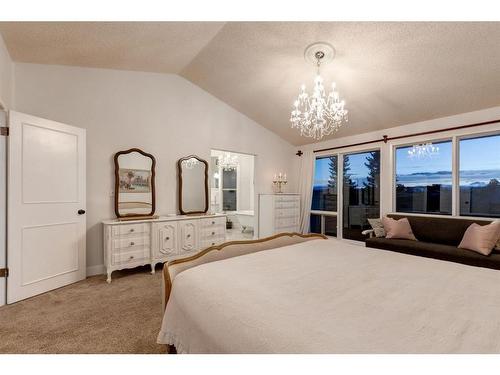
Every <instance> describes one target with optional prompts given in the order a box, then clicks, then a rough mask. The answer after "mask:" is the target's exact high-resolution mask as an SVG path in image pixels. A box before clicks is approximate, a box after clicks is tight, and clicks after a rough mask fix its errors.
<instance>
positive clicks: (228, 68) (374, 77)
mask: <svg viewBox="0 0 500 375" xmlns="http://www.w3.org/2000/svg"><path fill="white" fill-rule="evenodd" d="M0 32H1V33H2V35H3V37H4V39H5V42H6V45H7V47H8V49H9V52H10V53H11V56H12V58H13V59H14V60H15V61H23V62H33V63H45V64H65V65H78V66H89V67H103V68H115V69H130V70H143V71H153V72H168V73H177V74H180V75H182V76H183V77H185V78H187V79H188V80H190V81H192V82H193V83H195V84H196V85H198V86H200V87H202V88H203V89H205V90H206V91H208V92H210V93H212V94H213V95H215V96H217V97H218V98H220V99H221V100H223V101H225V102H226V103H228V104H229V105H231V106H233V107H234V108H236V109H238V110H239V111H240V112H242V113H244V114H246V115H247V116H248V117H250V118H252V119H254V120H255V121H257V122H258V123H260V124H261V125H263V126H265V127H267V128H269V129H270V130H272V131H274V132H275V133H277V134H279V135H280V136H281V137H283V138H284V139H286V140H288V141H289V142H291V143H293V144H296V145H299V144H304V143H310V142H312V140H311V139H306V138H302V137H300V136H299V135H298V132H297V130H296V129H291V128H290V125H289V116H290V109H291V104H292V102H293V100H294V98H295V97H296V95H297V94H298V89H299V87H300V85H301V84H302V83H305V84H306V85H307V86H309V87H311V83H312V80H313V78H314V69H313V68H312V67H311V66H310V65H308V64H307V63H306V62H305V61H304V58H303V51H304V48H305V47H306V46H307V45H308V44H310V43H312V42H316V41H327V42H329V43H331V44H333V46H334V47H335V49H336V51H337V55H336V58H335V60H334V61H333V63H331V64H329V65H327V66H325V67H324V69H322V75H323V77H324V78H325V80H326V81H327V83H328V82H330V81H331V80H335V82H336V83H337V87H338V89H339V91H340V94H341V96H342V97H343V98H344V99H345V100H346V102H347V109H348V110H349V123H348V124H347V125H346V126H344V127H342V128H341V130H340V131H339V132H338V133H336V134H334V135H332V136H331V137H340V136H346V135H352V134H358V133H363V132H366V131H373V130H377V129H383V128H387V127H393V126H398V125H402V124H407V123H411V122H416V121H423V120H428V119H432V118H437V117H442V116H448V115H452V114H457V113H462V112H467V111H472V110H477V109H482V108H487V107H492V106H496V105H499V104H500V43H499V40H500V23H471V22H464V23H429V22H419V23H403V22H400V23H385V22H384V23H374V22H328V23H320V22H307V23H296V22H295V23H293V22H248V23H245V22H243V23H241V22H229V23H225V24H223V23H206V22H199V23H171V22H166V23H137V22H135V23H134V22H131V23H59V22H58V23H0Z"/></svg>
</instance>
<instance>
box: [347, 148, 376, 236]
mask: <svg viewBox="0 0 500 375" xmlns="http://www.w3.org/2000/svg"><path fill="white" fill-rule="evenodd" d="M342 171H343V177H342V237H343V238H346V239H351V240H358V241H364V240H365V236H364V235H362V234H361V232H362V231H363V230H365V229H368V228H369V224H368V220H367V219H368V218H378V217H379V216H380V151H379V150H376V151H370V152H362V153H353V154H344V155H343V165H342Z"/></svg>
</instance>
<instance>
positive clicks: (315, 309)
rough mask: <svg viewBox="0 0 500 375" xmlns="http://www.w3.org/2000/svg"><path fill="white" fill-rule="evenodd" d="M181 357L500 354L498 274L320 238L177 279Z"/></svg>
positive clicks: (169, 334) (171, 318)
mask: <svg viewBox="0 0 500 375" xmlns="http://www.w3.org/2000/svg"><path fill="white" fill-rule="evenodd" d="M158 343H163V344H173V345H175V346H176V347H177V351H178V352H179V353H500V271H496V270H490V269H485V268H478V267H471V266H466V265H461V264H457V263H451V262H446V261H439V260H434V259H428V258H421V257H416V256H410V255H405V254H399V253H395V252H389V251H383V250H375V249H367V248H364V247H360V246H355V245H351V244H348V243H345V242H341V241H338V240H314V241H310V242H305V243H301V244H296V245H292V246H286V247H282V248H278V249H273V250H267V251H262V252H258V253H254V254H249V255H244V256H240V257H235V258H230V259H226V260H222V261H217V262H213V263H208V264H204V265H201V266H197V267H194V268H192V269H189V270H187V271H184V272H182V273H180V274H179V275H177V277H176V278H175V280H174V283H173V289H172V294H171V296H170V300H169V302H168V305H167V308H166V311H165V316H164V319H163V324H162V328H161V332H160V334H159V336H158Z"/></svg>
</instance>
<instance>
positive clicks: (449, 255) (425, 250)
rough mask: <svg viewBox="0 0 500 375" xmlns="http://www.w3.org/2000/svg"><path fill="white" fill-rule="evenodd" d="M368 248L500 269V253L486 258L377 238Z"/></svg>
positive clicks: (444, 247) (370, 240)
mask: <svg viewBox="0 0 500 375" xmlns="http://www.w3.org/2000/svg"><path fill="white" fill-rule="evenodd" d="M366 246H367V247H371V248H376V249H383V250H390V251H396V252H399V253H405V254H411V255H417V256H423V257H427V258H434V259H441V260H447V261H451V262H456V263H462V264H468V265H471V266H477V267H486V268H493V269H500V253H496V252H493V253H491V254H490V255H489V256H485V255H481V254H479V253H476V252H473V251H470V250H465V249H459V248H458V247H456V246H450V245H443V244H436V243H428V242H422V241H411V240H400V239H392V238H376V237H373V238H368V239H367V240H366Z"/></svg>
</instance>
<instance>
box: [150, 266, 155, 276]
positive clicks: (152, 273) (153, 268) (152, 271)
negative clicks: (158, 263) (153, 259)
mask: <svg viewBox="0 0 500 375" xmlns="http://www.w3.org/2000/svg"><path fill="white" fill-rule="evenodd" d="M154 274H155V264H154V263H151V275H154Z"/></svg>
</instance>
